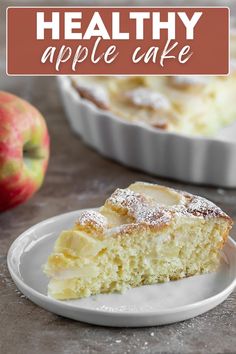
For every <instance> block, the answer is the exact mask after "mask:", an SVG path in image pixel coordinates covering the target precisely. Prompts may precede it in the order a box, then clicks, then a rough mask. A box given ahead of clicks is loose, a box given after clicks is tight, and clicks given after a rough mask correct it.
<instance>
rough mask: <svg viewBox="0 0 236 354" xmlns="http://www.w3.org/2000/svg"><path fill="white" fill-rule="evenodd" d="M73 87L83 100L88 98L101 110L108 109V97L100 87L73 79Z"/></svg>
mask: <svg viewBox="0 0 236 354" xmlns="http://www.w3.org/2000/svg"><path fill="white" fill-rule="evenodd" d="M73 81H74V83H75V86H76V88H77V90H78V92H79V93H80V95H81V96H82V97H84V98H90V99H92V100H94V101H95V102H94V103H97V104H98V105H99V106H100V105H101V106H102V108H104V109H105V108H108V107H109V104H110V100H109V96H108V93H107V91H106V90H105V88H104V87H102V86H101V85H98V84H95V83H94V82H93V83H89V82H85V81H82V80H75V79H73Z"/></svg>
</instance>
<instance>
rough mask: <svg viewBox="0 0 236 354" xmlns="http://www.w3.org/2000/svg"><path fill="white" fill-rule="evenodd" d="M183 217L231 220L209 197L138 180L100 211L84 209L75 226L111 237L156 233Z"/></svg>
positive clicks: (116, 193) (93, 234) (121, 191)
mask: <svg viewBox="0 0 236 354" xmlns="http://www.w3.org/2000/svg"><path fill="white" fill-rule="evenodd" d="M179 217H194V218H205V219H209V218H224V219H228V220H231V219H230V217H229V216H228V215H227V214H225V213H224V212H223V211H222V210H221V209H220V208H219V207H217V206H216V205H215V204H213V203H212V202H210V201H208V200H207V199H205V198H202V197H199V196H195V195H192V194H190V193H186V192H182V191H177V190H174V189H172V188H167V187H163V186H160V185H154V184H150V183H144V182H136V183H134V184H131V185H130V186H129V187H128V188H126V189H117V190H116V191H115V192H114V193H113V194H112V195H111V196H110V197H109V198H108V199H107V200H106V202H105V204H104V205H103V206H102V207H101V209H100V210H99V211H94V210H88V211H84V212H82V213H81V215H80V216H79V218H78V220H77V223H76V226H75V228H76V229H77V230H81V231H84V232H86V233H89V234H91V236H94V237H107V236H109V234H110V233H112V234H113V235H114V234H124V233H125V234H130V233H133V232H137V231H141V230H144V229H145V230H147V229H148V230H149V231H150V232H156V231H157V230H159V229H160V228H162V227H165V226H168V225H169V224H170V222H171V221H173V220H174V219H176V220H177V219H178V218H179Z"/></svg>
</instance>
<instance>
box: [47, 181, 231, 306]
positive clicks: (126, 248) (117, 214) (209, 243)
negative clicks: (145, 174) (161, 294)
mask: <svg viewBox="0 0 236 354" xmlns="http://www.w3.org/2000/svg"><path fill="white" fill-rule="evenodd" d="M231 226H232V220H231V218H230V217H229V216H228V215H226V214H225V213H224V212H223V211H222V210H221V209H220V208H218V207H217V206H216V205H215V204H213V203H211V202H210V201H208V200H206V199H204V198H201V197H198V196H195V195H192V194H189V193H186V192H181V191H177V190H174V189H171V188H167V187H163V186H159V185H154V184H148V183H143V182H136V183H134V184H131V185H130V186H129V187H128V188H126V189H117V190H116V191H115V192H114V193H113V194H112V195H111V196H110V197H109V198H108V199H107V200H106V202H105V204H104V206H102V207H101V209H100V210H98V211H95V210H87V211H84V212H82V213H81V214H80V216H79V218H78V220H77V222H76V224H75V226H74V227H73V228H72V229H71V230H67V231H63V232H62V233H61V234H60V236H59V238H58V239H57V241H56V243H55V246H54V250H53V253H52V254H51V255H50V256H49V258H48V261H47V263H46V265H45V266H44V271H45V273H46V274H47V275H48V276H49V277H50V282H49V285H48V294H49V295H50V296H52V297H54V298H56V299H62V300H63V299H75V298H82V297H86V296H90V295H93V294H99V293H111V292H115V291H118V292H122V291H124V290H125V289H127V288H129V287H136V286H140V285H144V284H155V283H159V282H166V281H169V280H176V279H181V278H184V277H188V276H192V275H195V274H202V273H207V272H212V271H214V270H216V268H217V266H218V263H219V259H220V251H221V249H222V247H223V245H224V243H225V241H226V239H227V237H228V234H229V231H230V229H231Z"/></svg>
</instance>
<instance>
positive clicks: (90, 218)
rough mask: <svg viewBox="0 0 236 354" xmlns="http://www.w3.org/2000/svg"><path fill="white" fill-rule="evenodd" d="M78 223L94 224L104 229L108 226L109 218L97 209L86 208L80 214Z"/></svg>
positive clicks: (84, 224) (82, 224) (83, 224)
mask: <svg viewBox="0 0 236 354" xmlns="http://www.w3.org/2000/svg"><path fill="white" fill-rule="evenodd" d="M76 224H77V225H81V226H85V227H86V226H93V227H95V228H97V229H101V230H103V229H105V228H106V227H107V219H106V218H105V217H104V216H103V215H102V214H101V213H99V212H97V211H95V210H86V211H83V212H82V213H81V214H80V215H79V217H78V219H77V222H76Z"/></svg>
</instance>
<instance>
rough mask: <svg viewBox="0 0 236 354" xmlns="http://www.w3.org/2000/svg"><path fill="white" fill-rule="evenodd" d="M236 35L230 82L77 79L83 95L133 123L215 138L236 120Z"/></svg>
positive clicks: (215, 79)
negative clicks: (222, 129)
mask: <svg viewBox="0 0 236 354" xmlns="http://www.w3.org/2000/svg"><path fill="white" fill-rule="evenodd" d="M235 33H236V31H234V32H233V31H232V35H231V74H230V75H229V76H169V77H167V76H83V77H81V76H74V77H71V82H72V85H73V87H74V88H75V89H76V90H77V92H78V93H79V95H80V96H81V97H82V98H84V99H87V100H89V101H91V102H93V104H94V105H96V106H97V107H98V108H100V109H102V110H106V111H110V112H111V113H113V114H114V115H115V116H116V117H118V118H120V119H122V120H125V121H128V122H130V123H138V124H144V125H148V126H151V127H154V128H157V129H162V130H164V131H168V132H175V133H182V134H187V135H202V136H214V135H216V134H217V133H218V132H219V131H220V129H221V128H223V127H225V126H227V125H229V124H230V123H232V122H233V121H235V120H236V105H235V94H236V50H235V48H236V34H235Z"/></svg>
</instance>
